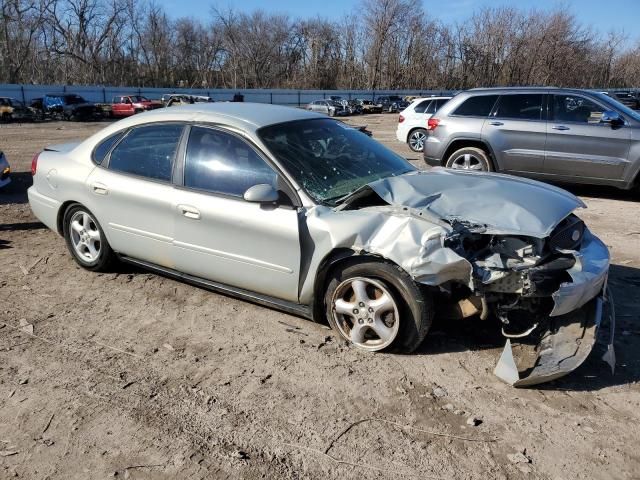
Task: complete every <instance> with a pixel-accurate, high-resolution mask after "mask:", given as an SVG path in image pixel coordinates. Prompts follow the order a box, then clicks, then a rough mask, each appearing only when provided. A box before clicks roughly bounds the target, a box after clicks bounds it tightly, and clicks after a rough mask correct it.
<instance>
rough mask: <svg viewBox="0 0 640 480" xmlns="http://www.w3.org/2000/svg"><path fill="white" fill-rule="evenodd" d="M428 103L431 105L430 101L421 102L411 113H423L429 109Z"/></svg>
mask: <svg viewBox="0 0 640 480" xmlns="http://www.w3.org/2000/svg"><path fill="white" fill-rule="evenodd" d="M430 103H431V100H423V101H422V102H420V103H419V104H417V105H416V107H415V108H414V109H413V111H414V112H416V113H424V112H425V110H426V109H427V108H429V104H430Z"/></svg>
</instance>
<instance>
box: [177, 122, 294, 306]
mask: <svg viewBox="0 0 640 480" xmlns="http://www.w3.org/2000/svg"><path fill="white" fill-rule="evenodd" d="M178 181H179V180H178ZM263 183H266V184H271V185H273V186H274V187H276V188H277V185H278V176H277V175H276V172H275V171H274V170H273V169H272V167H271V166H270V165H269V164H268V162H267V161H265V159H264V157H263V156H262V155H261V154H260V153H259V152H258V151H257V150H256V149H255V148H254V147H253V146H251V145H250V144H249V143H248V142H247V141H246V140H244V139H243V138H241V137H240V136H238V135H236V134H235V133H232V132H229V131H226V130H222V129H219V128H212V127H204V126H194V127H191V129H190V134H189V140H188V143H187V148H186V155H185V157H184V176H183V181H182V184H183V185H182V187H180V188H178V189H177V193H176V195H177V196H176V201H177V204H176V205H177V206H176V208H175V209H174V219H175V220H174V221H175V232H176V233H175V239H174V245H175V264H176V268H177V269H178V270H180V271H181V272H185V273H188V274H191V275H194V276H197V277H201V278H205V279H208V280H212V281H215V282H219V283H223V284H226V285H231V286H234V287H238V288H242V289H245V290H250V291H253V292H258V293H262V294H265V295H270V296H273V297H277V298H281V299H284V300H288V301H292V302H296V301H297V300H298V278H299V274H300V240H299V232H298V212H297V209H296V208H294V207H293V206H291V205H287V204H286V202H280V203H279V204H278V205H277V206H276V205H261V204H258V203H253V202H247V201H245V200H244V199H243V195H244V192H245V191H246V190H247V189H248V188H250V187H252V186H254V185H258V184H263Z"/></svg>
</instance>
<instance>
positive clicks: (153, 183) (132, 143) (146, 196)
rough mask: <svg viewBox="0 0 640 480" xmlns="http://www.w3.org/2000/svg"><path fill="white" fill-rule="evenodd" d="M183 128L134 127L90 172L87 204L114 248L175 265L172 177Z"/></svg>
mask: <svg viewBox="0 0 640 480" xmlns="http://www.w3.org/2000/svg"><path fill="white" fill-rule="evenodd" d="M183 130H184V125H182V124H177V123H155V124H150V125H143V126H139V127H135V128H132V129H131V130H129V131H128V132H127V133H126V134H124V136H123V137H122V138H121V139H118V140H119V141H118V143H117V144H116V145H115V146H114V147H113V148H112V149H111V152H110V153H109V154H108V156H107V157H106V158H105V160H104V161H103V162H102V163H101V165H100V166H99V167H98V168H95V169H94V170H93V171H92V173H91V175H90V176H89V178H88V180H87V183H88V188H89V191H90V192H91V194H92V195H91V200H92V205H88V207H89V208H90V209H91V210H92V211H93V213H94V214H95V215H96V216H97V218H98V221H99V222H100V224H101V225H102V228H103V229H104V231H105V233H106V235H107V238H108V239H109V243H110V244H111V247H112V248H113V249H114V250H115V251H116V252H118V253H121V254H124V255H127V256H130V257H133V258H137V259H140V260H145V261H148V262H151V263H155V264H157V265H161V266H164V267H169V268H172V267H173V257H172V253H171V249H172V242H173V223H174V216H173V211H174V202H173V197H174V190H175V189H174V187H173V186H172V184H171V178H172V171H173V163H174V159H175V156H176V152H177V149H178V145H179V143H180V138H181V135H182V132H183ZM107 140H109V139H107ZM107 140H105V142H107ZM98 150H99V149H96V151H98ZM94 154H95V152H94Z"/></svg>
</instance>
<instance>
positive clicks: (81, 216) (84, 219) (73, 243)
mask: <svg viewBox="0 0 640 480" xmlns="http://www.w3.org/2000/svg"><path fill="white" fill-rule="evenodd" d="M62 227H63V234H64V239H65V241H66V243H67V248H68V249H69V252H70V253H71V255H72V256H73V258H74V260H75V261H76V262H77V263H78V265H80V266H81V267H82V268H86V269H87V270H91V271H93V272H106V271H109V269H110V267H111V266H112V265H113V263H114V261H115V253H114V252H113V250H112V249H111V246H110V245H109V242H108V241H107V238H106V237H105V235H104V231H103V230H102V227H101V226H100V224H99V223H98V220H96V218H95V216H94V215H93V214H92V213H91V212H90V211H89V210H88V209H86V208H85V207H83V206H82V205H80V204H75V205H71V206H70V207H69V208H67V211H66V212H65V213H64V219H63V222H62Z"/></svg>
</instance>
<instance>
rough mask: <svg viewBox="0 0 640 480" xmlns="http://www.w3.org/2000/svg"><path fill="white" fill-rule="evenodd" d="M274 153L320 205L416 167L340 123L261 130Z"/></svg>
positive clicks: (305, 122) (292, 124)
mask: <svg viewBox="0 0 640 480" xmlns="http://www.w3.org/2000/svg"><path fill="white" fill-rule="evenodd" d="M258 135H259V136H260V138H261V139H262V141H263V142H264V143H265V145H266V146H267V148H268V149H269V150H270V151H271V153H272V154H273V155H274V156H275V157H276V158H277V159H278V160H279V161H280V163H281V164H282V165H283V166H284V167H285V168H286V169H287V171H288V172H289V174H290V175H291V176H292V177H293V178H295V180H296V182H297V183H298V184H299V185H301V186H302V187H303V188H304V189H305V190H306V191H307V193H308V194H309V195H310V196H311V198H313V199H314V200H315V201H316V202H318V203H325V204H329V205H336V204H337V203H339V200H340V199H341V197H344V196H345V195H347V194H349V193H351V192H353V191H354V190H357V189H358V188H360V187H362V186H363V185H366V184H368V183H371V182H374V181H376V180H379V179H381V178H385V177H390V176H395V175H400V174H402V173H406V172H410V171H413V170H415V168H414V167H413V166H412V165H411V164H410V163H409V162H407V161H406V160H405V159H404V158H402V157H401V156H399V155H397V154H395V153H393V152H392V151H391V150H389V149H387V148H386V147H384V146H383V145H382V144H380V143H378V142H376V141H375V140H372V139H371V138H369V137H368V136H367V135H365V134H364V133H362V132H360V131H358V130H356V129H354V128H352V127H350V126H348V125H346V124H344V123H342V122H338V121H335V120H331V119H317V120H298V121H294V122H287V123H279V124H276V125H271V126H268V127H264V128H261V129H260V130H259V131H258Z"/></svg>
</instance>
